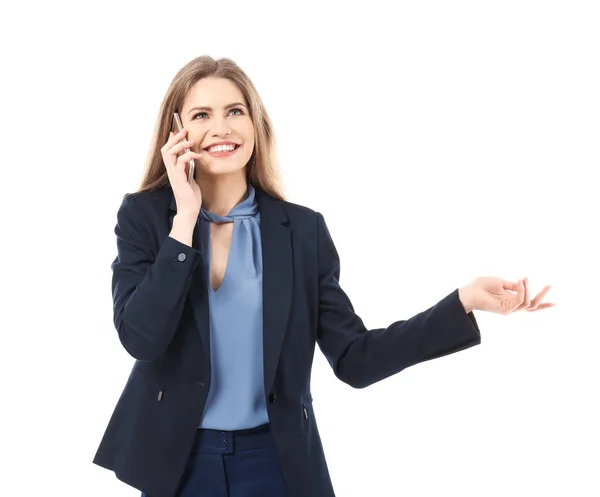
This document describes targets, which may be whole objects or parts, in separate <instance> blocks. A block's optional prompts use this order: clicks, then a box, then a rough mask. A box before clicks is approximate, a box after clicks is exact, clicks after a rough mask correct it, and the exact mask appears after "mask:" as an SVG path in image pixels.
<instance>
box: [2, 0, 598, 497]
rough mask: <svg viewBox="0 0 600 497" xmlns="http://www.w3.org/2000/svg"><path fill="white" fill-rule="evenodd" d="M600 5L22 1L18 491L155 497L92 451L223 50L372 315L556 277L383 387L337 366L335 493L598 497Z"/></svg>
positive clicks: (15, 137)
mask: <svg viewBox="0 0 600 497" xmlns="http://www.w3.org/2000/svg"><path fill="white" fill-rule="evenodd" d="M594 4H595V2H591V1H590V2H583V1H568V2H567V1H563V2H558V1H543V2H542V1H537V2H534V1H524V0H519V1H504V2H477V1H455V2H442V1H437V2H435V1H419V2H404V3H399V4H398V3H392V2H389V3H388V2H383V1H381V2H376V1H370V2H364V3H361V4H360V5H357V6H356V7H349V6H348V4H347V3H346V2H344V3H342V2H339V3H338V2H325V1H322V2H318V3H315V4H310V3H307V2H306V1H303V2H298V3H297V4H295V5H291V4H289V3H283V2H280V3H275V2H273V3H266V2H262V3H261V2H243V3H242V2H240V3H238V4H235V3H232V2H211V3H210V4H209V2H197V1H196V2H162V3H151V2H146V3H141V2H140V3H139V4H138V3H136V2H126V1H121V2H112V3H107V2H106V1H105V2H98V3H97V4H95V5H93V6H92V5H90V4H89V3H88V2H77V3H75V2H73V3H72V4H68V3H65V2H29V3H20V4H19V5H20V6H19V7H18V10H14V9H16V8H17V7H15V6H14V4H8V3H7V5H6V6H3V7H2V12H1V13H0V14H1V15H0V18H1V19H2V26H1V27H2V29H1V30H0V33H1V34H0V37H1V39H0V41H1V44H0V46H1V47H2V49H1V50H2V64H3V67H2V78H1V80H0V81H1V83H0V84H1V85H2V88H1V92H0V98H1V102H0V104H1V110H2V112H1V115H2V153H3V161H2V162H3V164H2V165H3V173H4V175H3V185H2V195H1V202H2V232H3V234H2V243H1V244H0V246H1V250H2V262H3V264H2V282H3V285H2V289H3V292H2V294H3V295H2V311H1V313H0V316H1V319H2V325H1V329H2V351H3V360H2V361H1V365H0V367H1V368H2V369H1V376H0V382H1V383H0V385H1V390H0V393H1V396H0V399H1V400H0V402H1V410H0V413H1V415H2V418H1V423H0V432H1V442H0V451H1V452H2V454H1V457H2V478H1V479H0V488H1V489H0V493H1V494H2V495H10V496H21V495H22V496H31V495H42V494H43V495H46V494H49V495H60V496H62V497H66V496H83V495H85V496H87V497H92V496H106V495H110V496H113V497H119V496H135V495H139V492H138V491H137V490H135V489H133V488H131V487H128V486H127V485H125V484H124V483H122V482H120V481H119V480H117V479H116V478H115V477H114V475H113V473H111V472H109V471H107V470H105V469H102V468H100V467H98V466H95V465H93V464H92V462H91V461H92V458H93V456H94V454H95V451H96V448H97V446H98V444H99V442H100V439H101V436H102V434H103V432H104V429H105V428H106V424H107V423H108V420H109V417H110V415H111V413H112V410H113V408H114V405H115V403H116V401H117V399H118V397H119V395H120V393H121V389H122V387H123V386H124V384H125V381H126V379H127V376H128V374H129V370H130V368H131V366H132V364H133V359H132V358H131V357H129V356H128V355H127V353H126V352H125V351H124V350H123V349H122V347H121V345H120V343H119V340H118V338H117V334H116V331H115V330H114V328H113V324H112V301H111V292H110V278H111V271H110V263H111V262H112V260H113V259H114V257H115V255H116V244H115V237H114V233H113V229H114V225H115V223H116V212H117V209H118V207H119V205H120V202H121V199H122V197H123V194H124V193H125V192H130V191H134V190H135V189H136V188H137V185H138V183H139V180H140V178H141V174H142V170H143V164H144V160H145V158H146V153H147V150H148V147H149V144H150V138H151V133H152V130H153V128H154V125H155V119H156V116H157V112H158V108H159V104H160V101H161V99H162V97H163V95H164V92H165V91H166V89H167V87H168V85H169V82H170V80H171V78H172V77H173V76H174V75H175V73H176V72H177V70H179V68H180V67H182V66H183V65H184V64H185V63H187V62H188V61H189V60H191V59H192V58H195V57H197V56H199V55H202V54H209V55H212V56H213V57H221V56H224V57H231V58H233V59H234V60H235V61H236V62H237V63H238V64H239V65H240V66H241V67H242V68H243V69H244V70H245V71H246V72H247V73H248V75H249V76H250V78H251V79H252V80H253V82H254V83H255V85H256V86H257V88H258V90H259V92H260V94H261V96H262V98H263V100H264V102H265V104H266V106H267V109H268V112H269V113H270V115H271V117H272V119H273V121H274V124H275V131H276V136H277V139H278V142H279V155H280V159H281V165H282V169H283V172H284V177H285V181H286V187H287V192H288V194H289V200H290V201H292V202H296V203H300V204H304V205H307V206H309V207H311V208H313V209H315V210H319V211H320V212H322V213H323V215H324V216H325V219H326V221H327V224H328V226H329V229H330V231H331V234H332V236H333V239H334V241H335V244H336V246H337V248H338V251H339V254H340V257H341V263H342V273H341V283H342V286H343V288H344V289H345V290H346V292H347V293H348V294H349V296H350V298H351V299H352V302H353V304H354V306H355V309H356V311H357V313H358V314H359V315H360V316H361V317H362V318H363V320H364V321H365V323H366V324H367V326H369V327H370V328H377V327H384V326H387V325H388V324H390V323H391V322H392V321H395V320H398V319H407V318H409V317H410V316H412V315H414V314H416V313H417V312H420V311H422V310H425V309H426V308H428V307H429V306H431V305H433V304H435V303H436V302H437V301H438V300H440V299H441V298H443V297H444V296H446V295H447V294H448V293H450V292H451V291H453V290H454V289H455V288H457V287H459V286H462V285H463V284H465V283H468V282H469V281H471V280H472V279H473V278H475V277H476V276H479V275H493V276H500V277H503V278H506V279H509V280H516V279H518V278H521V277H524V276H529V277H530V281H531V287H532V291H533V292H534V293H537V292H538V291H539V290H541V289H542V288H543V286H544V285H546V284H552V285H553V289H552V290H551V291H550V293H549V294H548V297H547V300H548V301H551V302H554V303H556V304H557V307H555V308H553V309H549V310H545V311H542V312H539V313H525V312H520V313H517V314H514V315H511V316H501V315H498V314H490V313H483V312H479V311H475V315H476V318H477V319H478V322H479V324H480V327H481V332H482V344H481V345H480V346H477V347H473V348H470V349H468V350H466V351H462V352H459V353H456V354H452V355H450V356H446V357H443V358H440V359H438V360H434V361H429V362H426V363H423V364H419V365H416V366H414V367H411V368H408V369H406V370H405V371H403V372H401V373H400V374H398V375H396V376H394V377H391V378H389V379H387V380H384V381H381V382H380V383H377V384H375V385H373V386H371V387H369V388H367V389H364V390H354V389H352V388H350V387H349V386H347V385H345V384H343V383H341V382H340V381H338V380H337V379H336V378H335V376H334V375H333V373H332V371H331V369H330V368H329V365H328V364H327V362H326V361H325V359H324V357H323V356H322V354H321V353H320V351H319V350H318V349H317V352H316V354H315V362H314V369H313V381H312V393H313V397H314V409H315V414H316V416H317V420H318V426H319V430H320V433H321V437H322V440H323V444H324V448H325V453H326V456H327V461H328V465H329V469H330V472H331V477H332V480H333V484H334V488H335V490H336V494H337V495H339V496H341V497H353V496H366V495H369V496H371V495H372V496H411V497H421V496H428V497H429V496H461V497H468V496H496V495H498V496H506V495H510V496H532V495H535V496H537V495H544V496H547V495H553V496H554V495H557V496H559V495H560V496H563V495H564V496H567V495H569V496H572V495H573V496H575V495H576V496H597V495H600V483H599V481H598V469H599V467H600V455H599V450H598V447H599V446H600V433H599V427H598V425H599V423H598V420H599V419H600V409H599V408H598V404H597V399H598V391H599V387H598V380H599V379H600V366H599V365H598V356H597V351H598V346H599V345H600V340H599V339H598V331H600V329H599V328H600V327H599V326H598V322H597V318H596V310H597V300H598V277H599V271H598V262H597V258H598V254H599V253H600V250H599V249H600V247H599V242H598V238H597V236H598V214H599V213H600V200H599V194H598V180H597V179H594V178H597V173H598V168H599V166H600V160H599V155H600V154H599V149H600V147H599V144H598V137H599V131H600V120H599V115H600V98H599V95H600V92H599V91H598V88H600V75H599V65H598V61H599V60H600V59H599V51H600V50H599V47H600V39H599V38H600V36H599V34H598V25H599V24H600V18H599V16H598V13H597V11H595V10H593V7H595V5H594ZM11 9H12V10H11Z"/></svg>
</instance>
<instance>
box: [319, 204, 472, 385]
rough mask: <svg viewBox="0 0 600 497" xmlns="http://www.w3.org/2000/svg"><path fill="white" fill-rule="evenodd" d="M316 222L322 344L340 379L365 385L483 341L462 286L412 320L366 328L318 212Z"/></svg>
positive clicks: (322, 349) (323, 221)
mask: <svg viewBox="0 0 600 497" xmlns="http://www.w3.org/2000/svg"><path fill="white" fill-rule="evenodd" d="M317 225H318V228H317V237H318V252H317V253H318V256H317V258H318V273H319V276H318V277H319V318H318V330H317V343H318V344H319V348H320V349H321V351H322V352H323V354H324V355H325V357H326V358H327V360H328V362H329V364H330V365H331V367H332V369H333V371H334V373H335V375H336V376H337V377H338V378H339V379H340V380H342V381H343V382H345V383H347V384H348V385H350V386H352V387H354V388H364V387H367V386H369V385H372V384H373V383H376V382H378V381H380V380H383V379H385V378H387V377H389V376H392V375H394V374H396V373H399V372H400V371H402V370H403V369H405V368H407V367H409V366H412V365H414V364H418V363H420V362H424V361H428V360H431V359H436V358H438V357H442V356H445V355H448V354H452V353H454V352H458V351H460V350H464V349H467V348H469V347H472V346H474V345H478V344H480V343H481V335H480V331H479V326H478V324H477V321H476V320H475V316H474V315H473V313H472V312H470V313H468V314H467V313H466V311H465V308H464V307H463V305H462V303H461V301H460V300H459V298H458V288H457V289H455V290H454V291H453V292H452V293H450V294H449V295H447V296H446V297H444V298H443V299H442V300H440V301H439V302H438V303H437V304H435V305H433V306H432V307H430V308H429V309H427V310H425V311H423V312H420V313H419V314H416V315H415V316H413V317H411V318H410V319H406V320H402V321H396V322H394V323H392V324H391V325H389V326H388V327H387V328H378V329H371V330H369V329H367V328H366V327H365V325H364V324H363V322H362V320H361V318H360V317H359V316H358V315H356V313H355V312H354V308H353V306H352V303H351V302H350V299H349V298H348V296H347V295H346V293H345V292H344V290H342V288H341V286H340V283H339V278H340V260H339V256H338V253H337V250H336V248H335V245H334V243H333V240H332V238H331V235H330V233H329V230H328V229H327V225H326V224H325V220H324V218H323V216H322V214H321V213H318V212H317Z"/></svg>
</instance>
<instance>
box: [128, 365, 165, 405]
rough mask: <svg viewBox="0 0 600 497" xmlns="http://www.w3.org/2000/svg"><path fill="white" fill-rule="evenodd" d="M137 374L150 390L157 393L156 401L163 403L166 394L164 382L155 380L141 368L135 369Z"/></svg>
mask: <svg viewBox="0 0 600 497" xmlns="http://www.w3.org/2000/svg"><path fill="white" fill-rule="evenodd" d="M135 374H136V375H137V376H138V378H140V380H141V381H142V382H143V383H145V384H146V386H148V387H149V388H151V389H152V390H154V391H155V392H156V400H158V401H159V402H161V401H162V399H163V395H164V393H165V387H166V384H165V382H164V381H161V380H159V379H158V378H155V377H154V376H152V375H151V374H150V373H148V372H146V371H144V370H143V369H141V368H139V367H138V368H135Z"/></svg>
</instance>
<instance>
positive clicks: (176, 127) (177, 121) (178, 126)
mask: <svg viewBox="0 0 600 497" xmlns="http://www.w3.org/2000/svg"><path fill="white" fill-rule="evenodd" d="M182 129H183V124H182V123H181V118H180V117H179V114H178V113H177V112H174V113H173V123H172V124H171V131H172V132H173V134H174V135H176V134H177V133H179V132H180V131H181V130H182ZM183 151H184V153H185V152H190V149H189V148H188V147H186V148H184V149H183ZM188 166H189V167H188V183H190V184H191V183H192V181H193V179H194V173H195V172H196V163H195V162H194V159H190V160H189V161H188Z"/></svg>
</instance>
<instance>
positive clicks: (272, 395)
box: [269, 392, 277, 404]
mask: <svg viewBox="0 0 600 497" xmlns="http://www.w3.org/2000/svg"><path fill="white" fill-rule="evenodd" d="M276 398H277V394H276V393H274V392H273V393H270V394H269V402H270V403H271V404H274V403H275V399H276Z"/></svg>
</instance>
